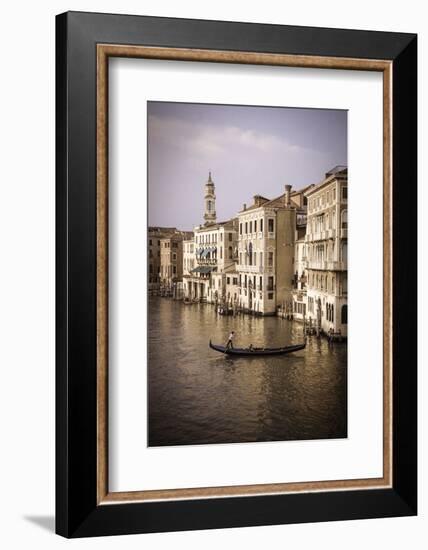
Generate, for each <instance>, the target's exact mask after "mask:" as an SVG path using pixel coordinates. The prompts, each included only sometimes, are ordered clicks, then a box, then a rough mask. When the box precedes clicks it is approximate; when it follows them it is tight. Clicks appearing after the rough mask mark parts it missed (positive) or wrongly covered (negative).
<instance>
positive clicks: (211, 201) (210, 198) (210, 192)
mask: <svg viewBox="0 0 428 550" xmlns="http://www.w3.org/2000/svg"><path fill="white" fill-rule="evenodd" d="M215 199H216V197H215V185H214V182H213V180H212V177H211V170H209V171H208V181H207V182H206V184H205V197H204V201H205V214H204V220H205V225H208V224H210V223H215V221H216V218H217V215H216V211H215Z"/></svg>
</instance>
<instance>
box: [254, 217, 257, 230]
mask: <svg viewBox="0 0 428 550" xmlns="http://www.w3.org/2000/svg"><path fill="white" fill-rule="evenodd" d="M254 233H257V220H255V221H254Z"/></svg>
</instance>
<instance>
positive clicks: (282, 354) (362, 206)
mask: <svg viewBox="0 0 428 550" xmlns="http://www.w3.org/2000/svg"><path fill="white" fill-rule="evenodd" d="M56 25H57V31H56V36H57V42H56V51H57V58H56V59H57V61H56V70H57V81H56V87H57V88H56V91H57V104H56V115H57V141H56V146H57V149H56V158H57V227H56V232H57V278H56V281H57V371H56V377H57V378H56V379H57V382H56V394H57V401H56V402H57V410H56V426H57V427H56V440H57V451H56V452H57V455H56V461H57V470H56V472H57V473H56V477H57V483H56V487H57V494H56V503H57V504H56V518H57V520H56V521H57V533H58V534H60V535H63V536H65V537H85V536H97V535H114V534H126V533H147V532H160V531H175V530H189V529H209V528H221V527H239V526H251V525H273V524H281V523H298V522H299V523H301V522H314V521H334V520H345V519H360V518H374V517H395V516H408V515H415V514H416V513H417V463H416V459H417V447H416V445H417V442H416V433H417V418H416V410H417V409H416V405H417V403H416V396H417V391H416V390H417V385H416V384H417V379H416V359H417V352H416V319H417V316H416V308H417V297H416V290H415V289H416V260H417V259H416V205H417V196H416V180H417V172H416V151H417V147H416V139H417V133H416V116H417V113H416V83H417V80H416V76H417V75H416V67H417V38H416V36H415V35H412V34H401V33H384V32H373V31H354V30H341V29H324V28H308V27H288V26H277V25H258V24H246V23H245V24H244V23H232V22H218V21H201V20H184V19H168V18H156V17H140V16H123V15H109V14H95V13H78V12H69V13H65V14H61V15H59V16H57V21H56Z"/></svg>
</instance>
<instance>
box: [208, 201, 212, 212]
mask: <svg viewBox="0 0 428 550" xmlns="http://www.w3.org/2000/svg"><path fill="white" fill-rule="evenodd" d="M208 212H211V201H208Z"/></svg>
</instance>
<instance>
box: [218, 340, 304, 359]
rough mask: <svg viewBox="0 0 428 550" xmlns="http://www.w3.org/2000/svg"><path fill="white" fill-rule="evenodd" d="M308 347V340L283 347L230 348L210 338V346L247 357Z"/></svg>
mask: <svg viewBox="0 0 428 550" xmlns="http://www.w3.org/2000/svg"><path fill="white" fill-rule="evenodd" d="M305 347H306V340H305V341H304V342H303V344H296V345H294V346H284V347H282V348H251V349H250V348H229V349H226V346H219V345H217V344H213V343H212V342H211V340H210V348H211V349H213V350H215V351H219V352H220V353H224V354H226V355H240V356H246V357H259V356H261V355H285V354H286V353H292V352H293V351H299V350H301V349H304V348H305Z"/></svg>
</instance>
